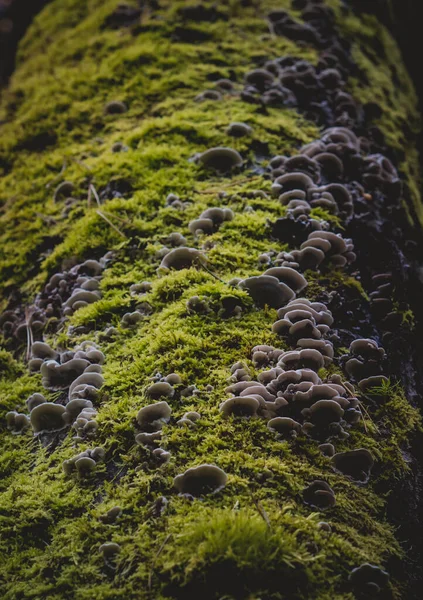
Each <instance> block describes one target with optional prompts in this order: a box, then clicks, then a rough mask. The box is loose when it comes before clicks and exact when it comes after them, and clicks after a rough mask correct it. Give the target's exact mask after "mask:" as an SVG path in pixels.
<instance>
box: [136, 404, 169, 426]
mask: <svg viewBox="0 0 423 600" xmlns="http://www.w3.org/2000/svg"><path fill="white" fill-rule="evenodd" d="M171 413H172V409H171V408H170V406H169V404H168V403H167V402H165V401H164V400H162V401H161V402H157V403H156V404H149V405H148V406H144V407H143V408H141V409H140V410H139V411H138V414H137V422H138V424H139V425H140V426H141V427H142V429H145V430H146V431H148V430H149V431H151V432H154V431H159V430H160V429H161V428H162V426H163V424H164V423H168V422H169V420H170V415H171Z"/></svg>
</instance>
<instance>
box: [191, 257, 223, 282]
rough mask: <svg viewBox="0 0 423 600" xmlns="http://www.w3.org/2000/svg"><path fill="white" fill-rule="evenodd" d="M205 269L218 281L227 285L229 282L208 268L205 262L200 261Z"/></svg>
mask: <svg viewBox="0 0 423 600" xmlns="http://www.w3.org/2000/svg"><path fill="white" fill-rule="evenodd" d="M198 264H199V265H200V266H201V267H202V268H203V269H204V270H205V271H207V273H209V275H211V276H212V277H214V278H215V279H217V281H220V282H221V283H224V284H225V285H228V283H227V282H226V281H223V279H220V277H218V276H217V275H215V274H214V273H213V272H212V271H210V269H208V268H207V267H206V265H205V264H203V263H202V262H199V263H198Z"/></svg>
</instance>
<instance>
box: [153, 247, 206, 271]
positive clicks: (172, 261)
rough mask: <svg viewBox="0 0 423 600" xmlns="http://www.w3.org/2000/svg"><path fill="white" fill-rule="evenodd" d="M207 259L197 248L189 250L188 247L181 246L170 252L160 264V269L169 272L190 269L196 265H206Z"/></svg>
mask: <svg viewBox="0 0 423 600" xmlns="http://www.w3.org/2000/svg"><path fill="white" fill-rule="evenodd" d="M206 262H207V261H206V257H205V256H204V254H203V253H202V252H200V250H197V249H196V248H187V247H186V246H180V247H179V248H174V249H173V250H171V251H170V252H168V253H167V254H166V255H165V256H164V257H163V259H162V262H161V263H160V269H163V270H166V271H167V270H169V269H176V270H177V271H179V270H181V269H189V268H190V267H192V266H194V265H196V264H205V263H206Z"/></svg>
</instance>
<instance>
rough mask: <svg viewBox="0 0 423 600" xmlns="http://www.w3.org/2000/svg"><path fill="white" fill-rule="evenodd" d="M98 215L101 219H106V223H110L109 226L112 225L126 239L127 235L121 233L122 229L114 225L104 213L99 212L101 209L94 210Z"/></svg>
mask: <svg viewBox="0 0 423 600" xmlns="http://www.w3.org/2000/svg"><path fill="white" fill-rule="evenodd" d="M95 212H96V213H97V214H98V216H99V217H101V218H102V219H104V220H105V221H106V223H108V224H109V225H110V227H112V228H113V229H114V230H115V231H116V232H117V233H118V234H119V235H121V236H122V237H123V238H125V239H127V236H126V235H125V234H124V233H123V231H121V230H120V229H119V227H116V225H114V224H113V223H112V222H111V220H110V219H109V218H108V217H106V215H105V214H104V213H102V212H101V210H96V211H95Z"/></svg>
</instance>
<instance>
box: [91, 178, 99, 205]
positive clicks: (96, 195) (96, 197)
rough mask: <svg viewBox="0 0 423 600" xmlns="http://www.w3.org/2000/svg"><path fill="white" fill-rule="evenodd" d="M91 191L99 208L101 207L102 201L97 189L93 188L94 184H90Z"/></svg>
mask: <svg viewBox="0 0 423 600" xmlns="http://www.w3.org/2000/svg"><path fill="white" fill-rule="evenodd" d="M90 189H91V191H92V193H93V195H94V198H95V201H96V202H97V204H98V205H99V206H101V200H100V198H99V196H98V194H97V190H96V189H95V187H94V186H93V184H92V183H90Z"/></svg>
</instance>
